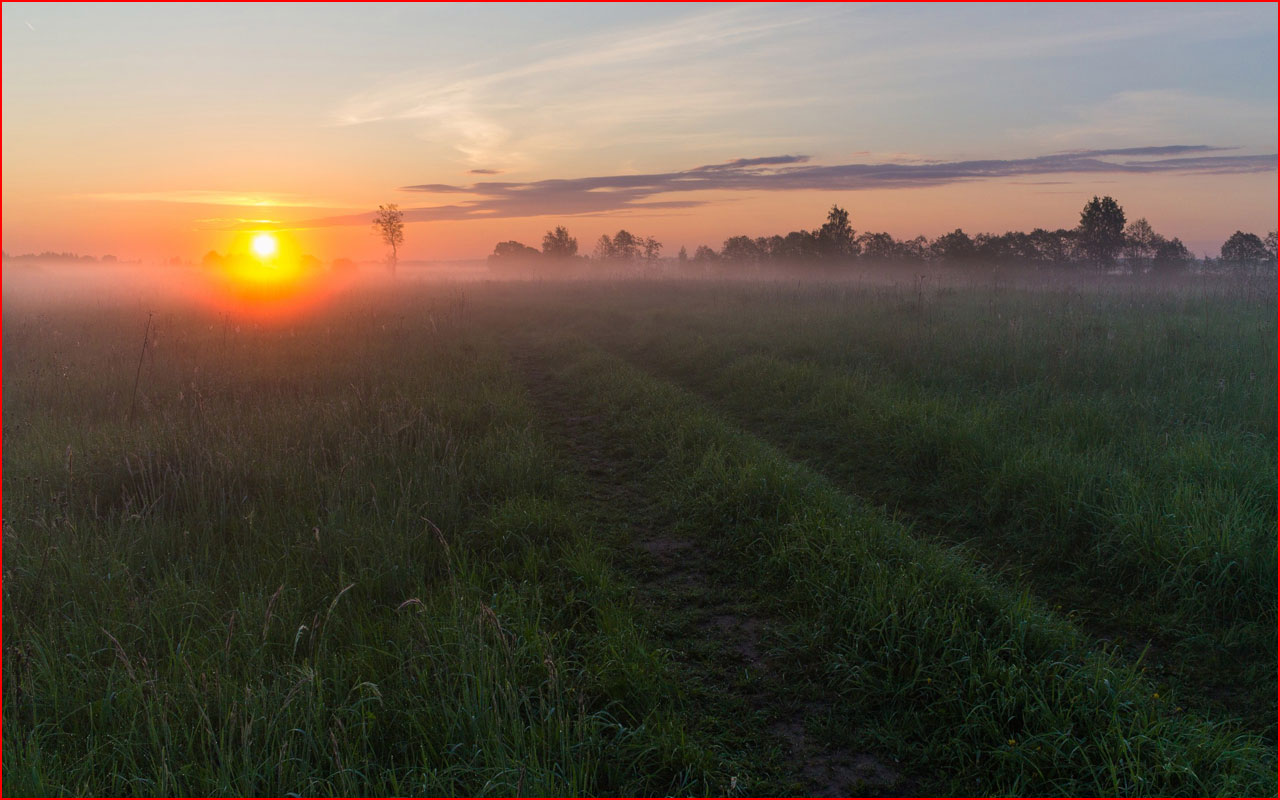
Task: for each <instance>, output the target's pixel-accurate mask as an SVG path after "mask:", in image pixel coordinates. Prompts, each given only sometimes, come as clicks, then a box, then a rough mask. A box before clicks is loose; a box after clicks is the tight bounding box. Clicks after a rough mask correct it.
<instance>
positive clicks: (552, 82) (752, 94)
mask: <svg viewBox="0 0 1280 800" xmlns="http://www.w3.org/2000/svg"><path fill="white" fill-rule="evenodd" d="M811 22H812V18H811V17H810V16H809V15H807V14H794V13H790V12H789V13H786V14H779V13H777V12H775V11H774V10H771V9H758V8H751V7H731V8H718V9H715V10H713V11H710V12H701V13H697V14H693V15H689V16H685V17H683V18H680V19H674V20H672V19H668V20H666V21H663V22H661V23H655V24H651V25H648V26H640V27H631V28H628V29H626V30H622V31H611V32H605V33H600V34H595V35H589V36H579V37H574V38H572V39H564V40H560V41H553V42H548V43H545V44H542V45H540V46H537V47H535V48H532V49H530V50H529V51H526V52H525V53H521V54H516V55H514V56H513V57H514V58H515V59H516V61H517V63H516V64H515V65H514V66H511V65H509V62H508V63H507V64H503V65H496V64H493V63H477V64H471V65H466V66H463V67H460V68H455V69H452V70H450V71H448V72H447V73H444V74H442V73H441V72H440V71H439V70H433V71H431V72H429V73H420V74H403V75H400V76H395V77H392V78H390V79H389V80H387V81H386V84H385V85H383V86H381V87H379V88H377V89H372V90H368V91H364V92H360V93H358V94H356V95H354V96H352V97H350V98H348V99H347V100H346V101H344V102H343V103H341V104H340V105H339V107H338V108H337V110H336V111H335V113H334V121H335V122H336V123H337V124H338V125H346V126H350V125H364V124H369V123H374V122H385V121H413V122H414V123H416V124H417V125H418V126H419V134H420V136H421V137H422V138H424V139H427V140H430V141H432V142H441V141H444V142H447V143H448V145H449V146H450V147H452V148H453V149H454V150H455V151H456V152H458V153H459V154H461V155H462V157H463V158H464V159H465V160H466V161H468V162H470V163H472V164H477V165H481V164H482V165H485V166H486V167H487V166H488V165H489V164H501V165H502V166H503V167H504V168H506V169H508V170H509V169H511V168H519V167H523V166H528V165H530V164H532V163H534V162H535V161H537V160H538V157H540V156H546V155H548V154H553V153H558V152H564V151H572V150H573V149H574V148H576V147H578V146H580V144H581V143H582V142H590V141H601V140H603V139H604V138H605V133H606V132H607V133H608V134H609V135H608V139H609V141H612V142H618V141H620V140H622V139H624V138H625V137H627V136H628V135H634V134H635V131H636V130H637V129H638V128H643V129H644V130H645V131H646V135H647V134H653V135H657V136H661V135H662V131H663V128H664V127H666V126H671V125H676V126H678V127H680V128H681V129H682V130H686V129H688V130H693V129H696V128H697V126H696V125H693V124H692V123H694V122H705V121H706V120H707V119H710V118H713V117H715V116H717V115H721V114H724V113H726V112H730V111H736V110H739V109H741V108H743V107H754V108H761V107H763V106H765V105H770V106H785V105H791V104H798V103H802V102H804V98H799V97H794V96H792V97H786V98H780V97H774V98H771V99H769V100H765V99H763V97H762V95H761V93H759V92H757V91H754V90H755V89H756V88H758V81H755V80H753V79H751V78H750V77H749V76H747V75H745V74H743V72H742V70H733V69H729V68H725V63H726V60H733V59H741V58H742V57H743V51H742V50H741V48H740V47H739V46H740V45H744V44H750V43H753V42H755V43H760V42H762V40H766V39H770V38H771V37H772V36H774V35H775V34H777V33H778V32H779V31H781V30H782V29H796V28H802V27H803V26H805V25H807V24H809V23H811ZM726 74H734V75H735V76H736V78H737V80H735V81H726V80H724V76H725V75H726ZM675 87H678V89H677V88H675Z"/></svg>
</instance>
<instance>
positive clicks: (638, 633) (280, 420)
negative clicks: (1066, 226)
mask: <svg viewBox="0 0 1280 800" xmlns="http://www.w3.org/2000/svg"><path fill="white" fill-rule="evenodd" d="M5 302H6V307H5V309H4V331H3V333H4V336H3V346H4V377H5V380H4V400H3V402H4V409H3V410H4V454H3V458H4V463H3V467H4V470H3V481H4V486H3V489H4V499H5V504H4V548H5V553H4V583H3V599H4V612H5V613H4V653H3V655H4V686H3V696H4V708H3V710H4V722H3V745H4V750H3V779H4V791H5V793H6V794H10V795H32V794H148V795H150V794H165V795H173V794H275V795H283V794H289V793H296V794H338V793H342V794H358V795H369V794H464V793H465V794H523V795H551V794H641V795H671V794H676V795H688V794H727V795H743V794H750V795H761V794H782V793H803V794H924V793H943V794H948V793H949V794H978V795H994V794H1022V795H1027V794H1030V795H1046V794H1052V795H1081V794H1084V795H1097V794H1103V795H1193V794H1195V795H1199V794H1209V795H1224V794H1225V795H1244V794H1261V795H1274V794H1275V793H1276V791H1277V782H1276V772H1277V755H1276V662H1277V652H1276V625H1277V619H1276V614H1277V609H1276V582H1277V574H1276V563H1277V562H1276V555H1277V554H1276V507H1277V503H1276V501H1277V498H1276V470H1277V464H1276V412H1275V409H1276V385H1277V375H1276V356H1277V353H1276V333H1277V331H1276V305H1275V293H1274V290H1273V289H1268V290H1266V291H1254V292H1212V291H1192V290H1188V289H1179V290H1176V291H1175V290H1169V291H1162V290H1159V289H1153V288H1148V289H1141V290H1139V289H1123V290H1121V289H1117V290H1103V289H1100V288H1091V289H1081V290H1069V289H1063V288H1057V289H1053V288H1042V289H1036V290H1030V289H1015V288H1007V287H1006V288H999V287H995V286H946V285H940V284H921V283H916V284H908V285H902V286H892V285H872V284H850V283H845V284H840V283H827V284H822V283H805V284H797V283H795V282H772V283H770V282H760V283H730V282H727V283H712V282H693V281H689V282H658V281H625V282H583V283H575V284H555V283H528V282H514V281H513V282H505V283H466V284H462V283H458V284H447V283H428V282H422V283H411V282H406V283H405V285H404V286H403V287H401V288H398V289H396V290H394V291H392V290H386V289H373V288H368V289H364V290H353V291H352V292H351V293H349V294H347V295H345V296H342V297H340V298H338V299H337V300H336V301H335V302H334V303H333V304H332V305H331V306H330V307H328V308H326V309H324V310H322V311H317V312H315V313H313V314H310V315H308V316H305V317H295V318H292V319H289V320H288V321H281V322H276V323H266V322H263V321H261V320H258V321H254V320H253V319H250V318H238V317H235V316H234V315H232V316H226V315H222V314H219V313H215V312H212V311H209V310H206V309H202V308H199V307H196V306H192V305H189V304H183V303H179V302H177V301H160V302H159V303H158V304H154V305H152V306H149V308H155V311H156V314H155V317H154V319H153V320H152V327H151V329H150V331H151V332H150V345H149V347H148V348H147V350H146V351H145V354H144V355H143V358H142V361H141V368H140V370H139V353H140V350H139V346H140V344H141V341H142V335H143V331H144V324H145V323H146V320H147V311H146V310H144V307H143V306H141V305H139V304H137V303H134V304H121V305H114V306H113V305H106V304H96V305H95V304H92V303H82V304H79V305H75V306H70V305H67V306H52V305H46V306H35V305H30V304H25V303H20V302H17V301H11V300H10V299H9V298H8V297H6V301H5ZM135 376H136V377H137V380H138V391H137V398H136V410H135V411H134V413H133V418H132V419H130V409H131V406H134V405H135V399H134V396H133V391H132V390H133V387H134V381H135Z"/></svg>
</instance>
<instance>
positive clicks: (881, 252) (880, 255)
mask: <svg viewBox="0 0 1280 800" xmlns="http://www.w3.org/2000/svg"><path fill="white" fill-rule="evenodd" d="M858 254H859V256H860V257H861V258H862V259H863V260H865V261H875V262H877V263H888V262H891V261H898V260H899V257H900V255H901V248H900V247H899V245H898V243H897V242H895V241H894V240H893V237H892V236H891V235H889V234H887V233H871V232H867V233H863V234H862V235H861V236H859V237H858Z"/></svg>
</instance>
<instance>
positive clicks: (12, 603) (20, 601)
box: [4, 313, 727, 795]
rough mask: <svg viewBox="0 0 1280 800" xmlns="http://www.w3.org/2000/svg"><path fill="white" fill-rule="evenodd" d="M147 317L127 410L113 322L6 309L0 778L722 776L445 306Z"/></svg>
mask: <svg viewBox="0 0 1280 800" xmlns="http://www.w3.org/2000/svg"><path fill="white" fill-rule="evenodd" d="M159 320H160V321H159V323H158V325H157V339H156V343H157V345H158V349H157V351H156V353H157V355H156V357H155V361H154V363H153V364H150V365H149V366H148V367H147V369H148V370H149V372H148V373H147V374H146V375H145V376H144V377H145V378H146V379H145V380H144V381H143V387H144V388H143V389H142V390H141V391H142V395H143V398H144V399H143V401H142V402H140V404H139V420H138V426H137V427H133V426H130V425H129V424H128V422H127V420H126V419H125V418H124V413H123V411H124V408H122V406H121V402H122V401H127V400H128V399H129V398H128V394H127V387H126V392H125V393H123V394H121V393H118V392H116V389H115V385H116V384H117V383H118V378H119V370H118V369H116V368H114V366H113V365H118V364H119V363H120V362H121V359H119V358H118V357H117V356H118V354H117V352H116V348H117V347H118V346H119V344H120V340H113V339H112V337H111V335H110V333H111V331H112V330H113V329H114V327H113V323H114V322H115V321H116V320H113V319H111V318H110V317H109V315H103V314H100V313H99V314H97V315H95V314H85V315H83V316H75V315H70V316H66V317H63V318H61V319H59V318H56V317H46V318H41V319H26V320H23V321H21V322H16V323H15V322H14V321H13V320H12V318H11V317H10V318H7V319H6V326H9V325H17V326H19V330H26V331H28V332H30V333H31V334H32V335H30V336H27V337H21V336H19V337H12V338H10V337H8V336H6V340H5V348H6V353H5V364H6V393H5V398H4V399H5V405H6V408H5V422H6V448H5V452H4V460H5V465H4V466H5V469H4V475H5V478H4V480H5V490H6V491H5V495H6V506H5V530H4V535H5V548H6V558H5V572H6V575H5V578H6V579H5V581H4V602H5V612H6V613H5V617H4V626H5V631H4V633H5V636H4V648H5V654H4V656H5V678H6V680H5V682H4V710H5V715H4V776H5V789H6V791H7V793H9V794H14V795H16V794H156V795H175V794H244V795H254V794H285V793H300V794H516V793H525V794H562V793H569V794H600V793H641V794H667V793H689V792H694V793H715V792H718V791H721V789H719V788H718V787H719V786H720V784H721V782H722V781H721V776H719V775H718V774H716V773H715V768H716V760H715V759H714V758H711V757H709V756H707V755H705V754H704V749H703V748H706V747H709V746H711V745H709V744H708V743H706V742H703V743H698V742H694V741H690V740H688V739H687V738H686V737H685V736H684V734H683V731H682V729H681V728H682V726H681V723H680V718H679V714H678V713H676V712H675V711H673V707H674V706H673V704H674V703H676V702H677V701H678V695H673V693H672V692H671V689H670V683H671V680H670V676H669V675H668V672H667V669H668V667H667V666H666V664H665V662H664V660H663V659H662V658H661V656H660V655H659V654H657V653H656V652H655V651H654V650H653V649H652V648H651V646H650V645H648V644H646V639H645V637H644V635H643V633H642V632H641V631H639V630H638V628H637V621H636V619H635V615H634V612H633V611H632V610H631V607H630V602H629V599H628V597H627V594H626V591H625V584H624V583H621V582H620V581H619V579H618V578H617V577H616V576H615V577H611V572H610V568H609V567H608V565H607V562H606V555H605V553H604V552H603V551H602V550H601V549H600V547H599V546H598V545H595V544H593V542H592V539H591V535H590V531H589V529H588V528H587V527H586V526H585V525H584V524H582V523H581V521H580V520H578V518H577V517H576V512H575V510H574V509H573V508H572V507H571V499H570V498H569V497H567V496H564V495H563V493H562V492H561V490H560V489H559V488H557V487H558V485H559V483H558V479H557V477H556V474H555V467H554V464H555V458H554V455H553V454H552V453H551V452H549V451H548V450H547V449H546V446H545V443H543V442H542V440H541V439H540V438H539V436H538V434H537V432H536V431H535V430H534V429H533V427H532V426H531V424H530V417H529V411H528V409H527V407H526V406H525V405H524V400H523V395H522V392H521V389H520V387H519V385H518V384H516V383H514V382H513V381H512V380H511V378H510V377H509V376H508V375H507V374H506V373H505V369H506V368H505V365H504V364H503V363H502V361H501V360H500V358H496V357H495V356H494V355H493V354H491V353H486V352H482V351H479V350H478V349H477V348H476V347H475V346H474V345H473V344H472V343H471V342H470V341H469V336H468V334H467V333H466V331H465V329H464V326H463V325H462V323H461V322H458V323H457V324H455V325H454V326H452V327H450V328H449V329H448V330H446V331H445V332H444V333H441V328H442V326H440V325H438V324H431V325H425V324H422V323H421V322H420V323H419V324H418V325H417V326H412V327H411V326H405V329H404V330H402V331H400V332H399V333H398V335H396V336H394V337H393V336H390V335H385V336H384V335H372V334H371V335H370V337H369V338H364V337H362V336H359V335H347V336H329V335H328V328H326V323H327V324H328V325H334V324H338V325H342V324H344V323H345V324H346V326H347V333H348V334H360V333H364V332H365V330H363V328H364V326H363V325H362V324H358V323H355V322H352V321H350V320H345V321H344V320H341V319H339V320H336V321H335V320H321V321H318V322H316V323H314V326H313V327H311V328H310V329H304V330H302V331H297V330H289V329H281V330H260V331H249V330H245V331H242V332H240V333H239V334H238V335H237V334H233V335H232V336H231V341H230V343H229V345H228V351H229V352H227V351H221V350H220V349H219V348H218V346H217V344H216V343H217V342H218V338H219V334H220V332H219V331H217V330H216V329H213V328H211V327H210V326H206V325H204V324H203V321H200V320H189V321H177V320H168V319H166V318H164V317H160V318H159ZM23 326H26V327H23ZM37 332H38V333H37ZM379 334H381V331H379ZM299 339H301V340H302V341H303V342H304V344H299V342H298V340H299ZM51 342H52V344H51ZM319 342H324V343H325V344H326V345H327V346H326V347H323V348H321V347H318V346H317V345H318V344H319ZM166 348H168V349H166ZM51 361H52V362H53V363H55V364H61V365H63V367H64V368H65V369H64V368H54V369H50V368H49V366H48V365H49V363H50V362H51ZM104 365H105V366H104ZM69 385H73V387H74V388H73V390H72V391H68V386H69ZM606 653H607V654H610V655H609V657H608V658H605V657H603V655H602V654H606ZM619 672H623V673H624V674H627V675H629V676H631V678H632V680H630V681H629V682H627V683H626V684H625V687H623V688H625V692H620V691H619V684H618V682H617V680H616V677H615V676H616V675H617V674H618V673H619ZM723 782H726V783H727V777H726V778H724V781H723Z"/></svg>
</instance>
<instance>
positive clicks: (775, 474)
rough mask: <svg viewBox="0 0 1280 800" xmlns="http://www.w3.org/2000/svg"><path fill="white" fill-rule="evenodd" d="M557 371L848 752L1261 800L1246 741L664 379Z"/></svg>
mask: <svg viewBox="0 0 1280 800" xmlns="http://www.w3.org/2000/svg"><path fill="white" fill-rule="evenodd" d="M575 349H576V350H577V353H576V354H574V350H575ZM564 361H565V363H566V364H567V365H568V366H567V367H566V368H565V371H564V373H563V375H562V377H561V380H562V381H563V383H564V385H565V387H566V388H567V389H568V390H569V391H573V392H574V395H575V396H576V397H577V398H578V399H579V400H580V402H581V404H582V407H583V408H584V410H586V411H587V412H589V413H593V414H598V415H601V417H603V419H604V420H605V424H606V425H607V426H608V428H609V429H610V430H611V431H612V433H613V435H614V436H616V437H617V439H618V441H619V442H620V443H621V444H622V445H623V446H624V447H626V448H628V449H629V450H630V452H632V453H633V454H634V458H636V459H638V460H640V461H642V462H645V463H648V464H649V465H650V473H649V474H650V475H651V476H652V478H651V491H652V492H653V493H654V496H657V497H664V498H666V501H667V503H668V504H669V506H670V509H671V512H672V514H673V516H674V517H675V518H676V519H679V520H681V524H682V528H683V529H684V530H685V531H687V533H688V534H689V535H691V536H697V537H699V539H700V540H701V542H702V546H704V547H707V548H713V549H714V550H715V551H716V552H718V553H720V554H721V555H722V557H724V558H727V559H732V560H733V562H734V563H735V564H737V565H738V566H739V568H740V570H741V575H742V585H741V591H743V592H759V593H764V594H774V595H776V596H777V597H779V598H782V599H783V600H784V602H785V603H786V605H787V607H788V609H789V611H790V614H791V615H792V619H793V625H792V626H791V629H790V637H791V640H790V651H791V653H790V654H791V656H792V658H793V659H794V663H795V665H796V667H795V677H796V678H797V679H803V678H806V677H807V678H808V679H811V680H814V681H818V682H820V683H822V684H823V685H825V686H826V687H828V688H829V689H831V690H834V691H836V692H838V695H839V697H840V699H841V701H842V705H841V707H840V713H841V714H842V715H843V717H844V720H843V726H842V727H843V729H844V730H845V731H846V732H847V733H846V735H847V736H849V737H850V739H851V740H853V741H858V740H859V739H861V741H862V743H863V744H865V743H866V742H867V741H868V740H870V741H874V742H877V743H879V744H880V745H882V746H888V747H890V748H892V749H893V750H894V751H895V752H896V754H897V756H898V757H899V759H900V760H901V761H903V762H906V763H914V764H916V765H918V766H920V767H925V768H929V769H937V770H940V771H942V772H943V773H944V774H946V775H949V776H950V777H951V789H952V790H953V791H957V792H962V793H978V792H980V793H984V794H986V793H993V794H1013V795H1019V794H1063V795H1082V794H1085V795H1088V794H1110V795H1133V794H1139V795H1161V794H1198V793H1208V794H1235V793H1245V794H1249V793H1255V792H1257V793H1271V792H1274V791H1275V775H1274V753H1272V752H1270V751H1269V749H1268V748H1267V747H1266V746H1265V745H1264V744H1263V743H1262V742H1261V741H1260V740H1258V739H1256V738H1254V737H1251V736H1249V735H1248V734H1245V733H1242V732H1241V731H1239V730H1238V729H1236V728H1233V727H1232V726H1229V725H1222V724H1217V723H1213V722H1210V721H1206V720H1203V719H1198V718H1196V717H1194V716H1192V715H1188V714H1184V713H1182V712H1181V710H1180V709H1177V708H1175V707H1174V704H1173V699H1171V698H1169V697H1163V698H1162V697H1161V696H1160V691H1159V688H1158V687H1155V686H1152V685H1151V684H1149V683H1147V682H1146V681H1145V680H1144V679H1143V678H1142V676H1141V672H1140V670H1139V669H1138V668H1135V667H1133V666H1130V665H1127V664H1125V663H1123V662H1122V661H1118V660H1116V659H1115V658H1113V657H1112V655H1111V654H1109V653H1107V652H1105V651H1104V650H1101V649H1097V648H1094V647H1092V646H1091V645H1090V644H1089V643H1088V641H1087V639H1086V638H1084V637H1082V636H1081V634H1080V633H1079V631H1078V630H1076V629H1075V628H1074V627H1073V626H1072V625H1070V624H1069V623H1068V622H1066V621H1065V620H1063V619H1061V618H1058V617H1055V615H1053V614H1052V613H1051V612H1048V611H1047V610H1045V609H1044V608H1043V607H1042V606H1039V605H1038V604H1036V603H1033V602H1031V601H1029V600H1028V598H1027V597H1026V596H1024V595H1022V596H1020V595H1018V594H1016V593H1013V592H1010V591H1009V590H1007V589H1003V588H1001V587H1000V586H999V585H998V584H997V583H995V582H994V581H992V580H991V579H990V578H988V577H986V576H985V575H984V574H982V572H981V571H980V570H978V569H977V568H976V567H975V565H974V564H973V563H972V562H971V561H970V560H969V559H968V558H966V557H965V556H964V555H962V554H960V553H958V552H957V551H954V550H948V549H942V548H939V547H937V546H935V545H931V544H928V543H924V542H921V541H919V540H917V539H915V538H913V537H911V536H910V535H909V534H908V533H907V532H906V531H905V530H903V529H902V528H901V527H900V526H898V525H896V524H894V523H892V522H891V521H889V520H888V519H886V518H885V517H884V516H883V515H882V514H881V513H880V512H879V511H877V510H876V509H875V508H874V507H871V506H868V505H866V504H864V503H860V502H857V501H855V500H853V499H852V498H850V497H849V496H847V495H844V494H842V493H840V492H838V491H837V490H835V489H834V488H833V487H832V486H831V485H830V484H829V483H827V482H826V481H825V480H823V479H822V478H820V477H819V476H817V475H815V474H814V473H812V472H811V471H809V470H807V469H805V468H804V467H801V466H799V465H797V464H796V463H794V462H792V461H790V460H788V459H786V458H785V457H783V456H782V455H780V454H779V453H778V452H777V451H776V450H774V449H772V448H770V447H768V446H766V445H764V444H762V443H761V442H759V441H758V440H755V439H753V438H752V437H750V436H748V435H745V434H743V433H741V432H740V431H738V430H735V429H734V428H733V427H732V426H729V425H726V424H725V423H724V421H723V420H722V419H720V418H718V417H717V416H716V415H715V414H714V413H713V412H710V411H709V410H708V409H706V408H705V407H703V406H701V405H700V404H699V403H698V402H696V400H694V399H693V398H691V397H689V396H688V395H687V394H685V393H683V392H681V391H679V390H678V389H676V388H675V387H673V386H671V385H669V384H663V383H661V382H659V381H655V380H653V379H651V378H650V377H648V376H646V375H645V374H643V373H641V372H638V371H637V370H635V369H634V368H631V367H628V366H626V365H624V364H622V363H620V362H618V361H617V360H615V359H610V358H608V357H606V356H603V355H600V354H598V353H595V352H592V351H591V350H590V349H589V348H569V349H568V350H567V351H566V357H565V359H564ZM837 724H838V725H839V724H841V723H840V722H837ZM939 732H945V734H944V735H938V734H939Z"/></svg>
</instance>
